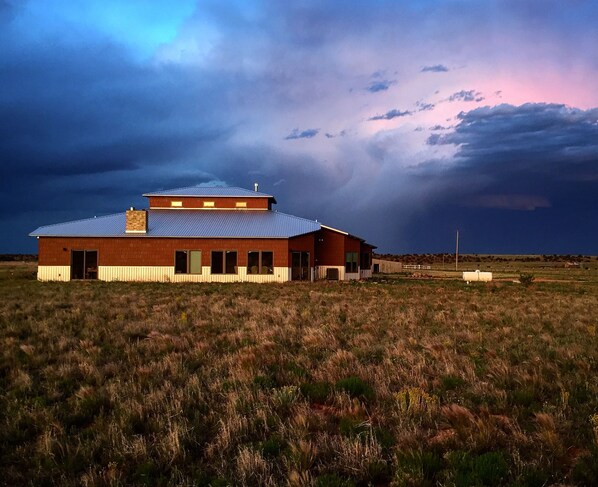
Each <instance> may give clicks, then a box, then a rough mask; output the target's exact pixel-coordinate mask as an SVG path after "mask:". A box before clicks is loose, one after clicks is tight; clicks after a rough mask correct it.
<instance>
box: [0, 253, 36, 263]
mask: <svg viewBox="0 0 598 487" xmlns="http://www.w3.org/2000/svg"><path fill="white" fill-rule="evenodd" d="M36 261H37V254H0V262H36Z"/></svg>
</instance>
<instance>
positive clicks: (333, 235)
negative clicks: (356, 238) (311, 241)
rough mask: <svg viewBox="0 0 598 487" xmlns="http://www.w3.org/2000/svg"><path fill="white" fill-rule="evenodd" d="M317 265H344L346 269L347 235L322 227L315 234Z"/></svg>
mask: <svg viewBox="0 0 598 487" xmlns="http://www.w3.org/2000/svg"><path fill="white" fill-rule="evenodd" d="M315 250H316V260H315V264H316V266H318V267H319V266H342V267H343V272H344V269H345V235H343V234H342V233H338V232H334V231H332V230H328V229H327V228H322V229H321V230H320V231H318V232H316V234H315Z"/></svg>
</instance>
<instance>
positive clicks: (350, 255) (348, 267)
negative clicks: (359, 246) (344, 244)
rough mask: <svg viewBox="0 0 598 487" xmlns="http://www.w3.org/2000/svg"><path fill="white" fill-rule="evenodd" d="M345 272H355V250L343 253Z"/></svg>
mask: <svg viewBox="0 0 598 487" xmlns="http://www.w3.org/2000/svg"><path fill="white" fill-rule="evenodd" d="M345 272H347V273H352V274H354V273H356V272H357V252H347V253H346V254H345Z"/></svg>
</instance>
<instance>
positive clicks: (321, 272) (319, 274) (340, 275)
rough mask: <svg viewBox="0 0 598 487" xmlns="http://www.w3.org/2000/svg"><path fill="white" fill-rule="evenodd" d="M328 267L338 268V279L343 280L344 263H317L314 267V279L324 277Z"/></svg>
mask: <svg viewBox="0 0 598 487" xmlns="http://www.w3.org/2000/svg"><path fill="white" fill-rule="evenodd" d="M328 269H337V270H338V280H339V281H344V280H345V266H344V265H319V266H317V267H316V279H326V273H327V271H328Z"/></svg>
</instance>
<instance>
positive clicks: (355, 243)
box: [343, 236, 361, 259]
mask: <svg viewBox="0 0 598 487" xmlns="http://www.w3.org/2000/svg"><path fill="white" fill-rule="evenodd" d="M360 249H361V240H359V239H358V238H355V237H351V236H345V252H359V251H360ZM344 258H345V256H344V254H343V259H344Z"/></svg>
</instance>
